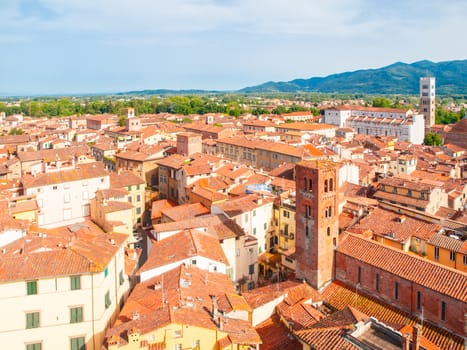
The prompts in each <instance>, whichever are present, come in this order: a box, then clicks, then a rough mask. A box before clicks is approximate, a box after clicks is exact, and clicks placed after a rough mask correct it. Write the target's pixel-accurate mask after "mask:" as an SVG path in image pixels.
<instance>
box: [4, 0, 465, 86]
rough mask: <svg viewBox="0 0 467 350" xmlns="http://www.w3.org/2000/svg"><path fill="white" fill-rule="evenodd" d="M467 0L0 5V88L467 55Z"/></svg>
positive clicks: (260, 73)
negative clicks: (466, 36)
mask: <svg viewBox="0 0 467 350" xmlns="http://www.w3.org/2000/svg"><path fill="white" fill-rule="evenodd" d="M466 18H467V1H465V0H439V1H431V0H392V1H389V0H170V1H168V0H0V95H5V94H79V93H104V92H120V91H131V90H144V89H162V88H165V89H207V90H236V89H241V88H243V87H246V86H252V85H258V84H261V83H263V82H266V81H289V80H292V79H295V78H310V77H314V76H326V75H329V74H333V73H340V72H345V71H353V70H358V69H367V68H379V67H383V66H386V65H389V64H392V63H394V62H397V61H402V62H406V63H412V62H415V61H419V60H424V59H428V60H431V61H434V62H439V61H447V60H455V59H466V58H467V41H466V38H465V33H466V32H467V22H466Z"/></svg>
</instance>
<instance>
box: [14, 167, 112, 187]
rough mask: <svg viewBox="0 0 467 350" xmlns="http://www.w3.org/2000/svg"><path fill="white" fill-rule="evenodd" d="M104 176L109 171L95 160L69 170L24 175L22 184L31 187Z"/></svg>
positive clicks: (107, 174)
mask: <svg viewBox="0 0 467 350" xmlns="http://www.w3.org/2000/svg"><path fill="white" fill-rule="evenodd" d="M105 176H109V173H108V172H107V170H105V168H104V164H103V163H101V162H95V163H86V164H79V165H78V166H77V167H76V168H75V169H71V170H61V171H56V172H51V173H45V174H37V175H35V176H32V175H25V176H23V185H24V187H25V188H32V187H40V186H47V185H54V184H59V183H64V182H71V181H80V180H84V179H93V178H97V177H105Z"/></svg>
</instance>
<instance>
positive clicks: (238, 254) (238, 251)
mask: <svg viewBox="0 0 467 350" xmlns="http://www.w3.org/2000/svg"><path fill="white" fill-rule="evenodd" d="M235 255H236V256H240V248H237V249H236V250H235Z"/></svg>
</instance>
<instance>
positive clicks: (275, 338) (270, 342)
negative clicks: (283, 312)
mask: <svg viewBox="0 0 467 350" xmlns="http://www.w3.org/2000/svg"><path fill="white" fill-rule="evenodd" d="M256 331H257V332H258V334H259V335H260V337H261V339H262V340H263V344H261V349H262V350H296V349H301V346H302V345H301V344H300V342H299V341H298V340H297V339H296V338H295V337H293V336H292V335H291V333H290V331H289V329H288V328H287V327H286V326H285V325H284V324H283V323H282V322H281V320H280V318H279V316H278V315H277V314H274V315H272V316H271V318H268V319H267V320H266V321H264V322H262V323H260V324H259V325H257V326H256Z"/></svg>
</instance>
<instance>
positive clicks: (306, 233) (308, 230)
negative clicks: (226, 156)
mask: <svg viewBox="0 0 467 350" xmlns="http://www.w3.org/2000/svg"><path fill="white" fill-rule="evenodd" d="M309 234H310V229H309V228H308V226H305V236H307V237H308V235H309Z"/></svg>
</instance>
